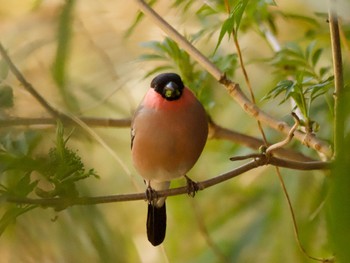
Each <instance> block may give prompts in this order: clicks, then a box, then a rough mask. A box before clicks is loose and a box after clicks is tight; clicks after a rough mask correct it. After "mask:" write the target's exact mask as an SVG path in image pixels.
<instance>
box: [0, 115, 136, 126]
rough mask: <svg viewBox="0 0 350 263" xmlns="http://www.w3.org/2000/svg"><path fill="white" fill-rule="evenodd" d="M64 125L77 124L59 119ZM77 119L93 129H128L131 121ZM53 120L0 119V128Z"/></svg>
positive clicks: (39, 123) (44, 122) (53, 121)
mask: <svg viewBox="0 0 350 263" xmlns="http://www.w3.org/2000/svg"><path fill="white" fill-rule="evenodd" d="M60 119H61V121H62V122H63V123H64V124H65V125H77V123H76V122H75V121H74V120H72V119H70V118H60ZM79 119H80V120H81V121H82V122H84V123H86V124H87V125H89V126H93V127H119V128H128V127H130V124H131V120H130V119H129V118H126V119H107V118H97V117H79ZM55 124H56V119H55V118H47V117H43V118H20V117H18V118H10V119H0V128H2V127H9V126H21V125H24V126H28V125H55Z"/></svg>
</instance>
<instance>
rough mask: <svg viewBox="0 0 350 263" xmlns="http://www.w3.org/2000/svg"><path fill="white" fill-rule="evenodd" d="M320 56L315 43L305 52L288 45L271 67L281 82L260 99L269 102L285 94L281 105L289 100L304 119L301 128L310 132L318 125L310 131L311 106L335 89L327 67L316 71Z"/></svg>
mask: <svg viewBox="0 0 350 263" xmlns="http://www.w3.org/2000/svg"><path fill="white" fill-rule="evenodd" d="M322 52H323V49H322V48H316V42H315V41H313V42H311V43H310V44H309V45H308V46H307V47H306V49H305V50H303V49H302V48H301V47H300V46H299V45H297V44H296V43H290V44H288V45H287V46H286V47H285V48H284V49H282V50H281V51H279V52H277V53H276V55H275V56H274V57H273V58H272V59H271V62H270V63H271V65H272V66H273V67H274V68H275V69H276V70H275V74H276V75H277V76H278V78H282V80H280V81H279V82H278V83H277V85H276V86H275V87H274V88H273V89H271V90H270V91H269V92H268V93H267V95H266V96H265V97H264V98H263V99H265V100H269V99H274V98H276V97H277V96H278V95H280V94H284V97H283V99H282V100H281V102H280V104H282V103H285V102H286V101H287V100H289V99H290V98H292V99H293V100H294V102H295V104H296V106H295V108H298V109H299V110H300V112H301V113H302V115H303V117H304V123H302V124H303V125H304V126H305V127H306V128H307V130H309V131H316V130H317V128H316V127H317V124H316V127H313V125H314V124H315V122H314V121H313V120H312V118H311V116H310V112H311V108H312V105H313V102H314V101H315V99H316V98H318V97H319V96H321V95H324V96H329V95H327V93H328V91H329V90H330V88H332V87H333V85H334V81H333V79H334V78H333V76H329V70H330V67H329V66H325V67H320V68H318V67H317V64H318V62H319V60H320V57H321V55H322ZM283 78H288V79H283ZM325 100H327V98H325ZM330 110H332V109H331V108H330ZM315 128H316V129H315Z"/></svg>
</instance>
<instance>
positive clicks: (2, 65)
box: [0, 59, 9, 82]
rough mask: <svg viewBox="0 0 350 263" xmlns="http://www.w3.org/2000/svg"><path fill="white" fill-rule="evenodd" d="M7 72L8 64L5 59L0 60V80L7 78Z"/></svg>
mask: <svg viewBox="0 0 350 263" xmlns="http://www.w3.org/2000/svg"><path fill="white" fill-rule="evenodd" d="M8 73H9V66H8V64H7V63H6V61H5V60H3V59H1V60H0V82H1V81H2V80H4V79H6V78H7V76H8Z"/></svg>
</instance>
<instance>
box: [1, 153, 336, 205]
mask: <svg viewBox="0 0 350 263" xmlns="http://www.w3.org/2000/svg"><path fill="white" fill-rule="evenodd" d="M269 163H273V164H274V165H277V166H281V167H288V166H289V167H288V168H293V169H301V170H319V169H329V168H330V165H331V164H330V163H329V162H312V163H310V164H308V163H301V162H294V161H292V162H291V161H288V160H283V161H282V162H280V160H279V159H278V158H275V157H270V158H265V157H264V156H262V157H261V158H255V159H254V160H252V161H250V162H248V163H246V164H244V165H242V166H239V167H237V168H236V169H234V170H232V171H229V172H227V173H224V174H221V175H218V176H216V177H213V178H210V179H208V180H205V181H201V182H197V185H198V189H199V190H204V189H206V188H209V187H212V186H214V185H217V184H220V183H222V182H225V181H227V180H229V179H232V178H234V177H236V176H238V175H241V174H243V173H245V172H247V171H250V170H252V169H255V168H257V167H260V166H264V165H267V164H269ZM187 193H188V187H186V186H184V187H178V188H171V189H168V190H164V191H157V196H158V197H166V196H175V195H181V194H187ZM146 199H147V197H146V194H145V193H133V194H119V195H109V196H97V197H76V198H42V199H33V198H24V197H17V196H2V200H3V201H7V202H11V203H18V204H35V205H41V206H53V207H55V206H57V207H62V206H73V205H94V204H104V203H114V202H125V201H136V200H146Z"/></svg>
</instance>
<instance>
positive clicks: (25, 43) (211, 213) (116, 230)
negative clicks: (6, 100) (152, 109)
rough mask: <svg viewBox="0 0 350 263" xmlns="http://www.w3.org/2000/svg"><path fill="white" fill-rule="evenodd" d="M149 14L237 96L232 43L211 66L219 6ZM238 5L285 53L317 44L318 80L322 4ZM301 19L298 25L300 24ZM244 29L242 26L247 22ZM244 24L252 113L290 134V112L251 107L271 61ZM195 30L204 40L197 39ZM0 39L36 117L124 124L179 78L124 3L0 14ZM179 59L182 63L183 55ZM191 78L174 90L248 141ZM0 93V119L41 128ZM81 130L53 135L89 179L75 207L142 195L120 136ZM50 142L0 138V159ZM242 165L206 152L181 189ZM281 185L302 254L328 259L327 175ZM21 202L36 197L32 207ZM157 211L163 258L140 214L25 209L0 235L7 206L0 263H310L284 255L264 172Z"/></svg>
mask: <svg viewBox="0 0 350 263" xmlns="http://www.w3.org/2000/svg"><path fill="white" fill-rule="evenodd" d="M153 2H154V1H153ZM156 2H157V3H155V5H154V7H155V9H156V10H157V11H159V13H160V14H161V15H162V16H163V17H164V18H165V19H166V20H167V21H169V22H170V23H171V24H172V25H173V26H174V27H175V28H176V29H177V30H178V31H179V32H180V33H182V34H184V35H186V36H189V37H190V38H191V40H192V41H193V43H194V44H195V46H196V47H198V48H199V49H200V50H201V51H202V52H203V53H204V54H206V55H207V56H208V57H210V59H212V60H213V61H217V64H218V65H219V66H220V68H221V69H223V70H225V71H226V72H228V75H229V76H230V77H231V78H233V79H234V80H235V81H236V82H238V83H240V84H241V86H242V89H243V90H244V92H245V93H246V94H248V90H247V86H246V84H245V81H244V76H243V74H242V73H241V67H240V66H239V63H238V62H237V56H236V49H235V46H234V44H233V41H232V39H228V38H227V37H224V38H223V40H222V43H221V44H220V47H219V48H218V49H217V51H216V53H215V55H213V53H214V50H215V47H216V45H217V42H218V37H219V35H220V25H222V23H223V21H224V20H225V19H226V18H227V16H226V15H225V13H224V12H222V13H220V12H217V13H215V14H214V15H209V11H208V10H211V9H212V10H219V9H220V8H223V7H222V6H223V3H221V1H156ZM190 2H191V3H190ZM233 2H234V1H233ZM251 2H252V5H255V6H257V8H256V10H258V11H259V10H260V9H258V8H261V10H260V11H261V12H262V13H261V14H266V17H267V14H272V13H273V14H275V17H274V24H275V26H276V27H277V28H276V30H275V32H274V33H275V36H276V40H277V41H278V43H280V45H281V46H282V47H283V46H284V45H285V44H286V43H290V42H294V43H298V45H300V46H301V47H302V48H303V49H305V47H307V46H308V44H310V42H312V41H313V40H317V46H318V47H320V48H323V49H324V52H323V54H322V56H321V58H320V63H321V64H322V65H324V66H331V58H330V48H329V36H328V34H329V33H328V24H327V23H326V21H325V20H326V19H325V17H324V16H322V14H324V13H325V12H327V6H326V4H322V3H323V2H326V1H311V0H310V1H295V0H293V1H276V2H274V1H262V0H259V1H258V0H256V1H251ZM321 2H322V3H321ZM273 3H274V4H277V5H274V4H273ZM259 5H260V7H259ZM341 5H342V8H341V11H342V12H343V13H344V14H348V11H349V9H348V7H349V6H348V5H347V4H346V3H341ZM199 10H201V12H204V13H201V12H200V11H199ZM252 10H253V9H252ZM205 12H208V13H205ZM264 12H265V13H264ZM278 13H284V14H294V15H295V16H297V15H298V16H300V17H299V18H298V17H292V16H291V15H290V16H283V15H280V16H278V15H276V14H278ZM317 14H319V15H317ZM199 15H202V16H199ZM248 15H249V14H247V16H248ZM304 16H305V17H311V18H310V19H309V20H308V19H303V18H304ZM252 17H253V16H251V17H250V20H254V19H253V18H252ZM138 18H139V19H138ZM250 20H249V18H247V20H246V21H245V20H244V19H243V22H242V31H241V32H240V35H239V36H238V39H239V42H240V45H241V50H242V53H243V58H244V60H245V63H246V67H247V71H248V74H249V77H250V81H251V84H252V87H253V89H254V92H255V95H256V97H257V103H258V105H259V107H261V108H262V109H263V110H265V111H266V112H269V113H270V114H271V115H272V116H274V117H275V118H277V119H280V120H284V121H287V122H289V123H292V118H291V116H290V112H291V106H290V104H289V103H284V104H281V105H280V104H279V102H280V101H281V100H279V99H277V100H271V101H265V100H262V98H263V96H265V95H266V94H267V93H268V92H269V91H270V90H271V89H272V88H273V87H274V85H276V83H277V82H276V79H277V77H276V70H278V69H277V68H276V67H275V65H274V64H273V63H271V61H272V60H271V58H272V57H273V56H274V54H275V52H276V50H274V49H273V48H271V43H269V42H268V41H266V39H265V38H264V37H263V36H262V35H261V32H259V30H258V27H257V24H255V25H254V26H250V25H251V24H250V23H248V22H249V21H250ZM344 21H345V22H344V24H346V22H349V21H346V19H345V20H344ZM205 26H206V27H205ZM211 26H212V27H211ZM215 26H216V27H215ZM203 28H204V29H205V30H207V32H204V33H203V32H201V30H202V29H203ZM210 30H212V31H210ZM347 32H348V31H345V33H347ZM0 36H1V37H0V41H1V43H2V44H3V45H4V47H5V48H6V50H7V52H8V54H9V55H10V57H11V58H12V59H13V62H14V63H15V65H16V66H17V67H18V68H19V69H20V70H21V72H22V73H23V75H24V76H25V78H26V79H27V80H28V82H30V83H31V84H32V85H33V87H35V89H36V90H37V91H38V92H39V93H40V94H41V95H42V96H43V97H44V98H45V100H46V101H47V102H48V103H49V104H51V105H53V106H54V107H55V108H57V109H59V110H60V111H62V112H68V113H70V114H73V115H75V116H87V117H96V118H101V119H108V118H111V119H124V118H131V116H132V114H133V112H134V110H135V108H136V107H137V105H138V103H139V102H140V100H141V99H142V97H143V95H144V94H145V92H146V91H147V89H148V88H149V83H150V81H151V79H152V78H153V77H154V76H155V75H156V74H157V73H158V72H157V70H158V71H159V72H160V71H162V70H163V69H164V71H170V70H171V71H175V72H178V73H182V72H181V70H184V68H183V67H182V68H181V63H180V64H179V63H178V64H176V63H174V62H173V61H172V59H174V57H171V56H169V53H167V52H163V51H164V50H163V51H159V50H160V48H159V46H157V44H156V43H162V44H166V43H165V42H164V41H165V37H166V35H165V34H164V33H163V32H162V31H161V30H160V29H158V28H157V26H156V25H154V24H152V23H151V21H150V20H149V19H148V18H147V17H142V16H140V15H139V13H138V8H137V5H136V4H135V3H134V2H133V1H128V2H127V1H93V0H84V1H73V0H67V1H60V0H46V1H39V0H35V1H34V0H33V1H29V0H27V1H22V0H12V1H6V0H1V1H0ZM196 36H197V38H196ZM155 41H159V42H155ZM163 47H164V46H163ZM157 48H158V49H157ZM175 49H176V48H175ZM171 50H174V47H173V49H171ZM170 53H171V52H170ZM150 54H153V55H154V54H156V55H159V56H160V57H161V58H159V57H158V59H155V58H156V56H153V57H152V56H150ZM180 55H181V54H180ZM180 55H179V56H180ZM162 56H163V57H162ZM180 57H181V58H182V59H184V55H183V54H182V55H181V56H180ZM216 59H217V60H216ZM2 63H3V62H2ZM191 63H193V62H191ZM191 63H189V64H191ZM2 65H3V64H2ZM164 65H166V66H164ZM179 65H180V66H179ZM193 68H194V69H192V73H193V74H192V75H189V76H187V77H185V82H186V84H187V85H189V86H191V87H192V88H193V90H194V92H195V93H196V94H197V96H198V97H199V98H200V99H201V101H202V102H203V104H204V105H205V108H206V109H207V111H208V113H209V114H210V116H211V117H212V119H213V120H214V121H215V123H217V124H219V125H221V126H223V127H225V128H228V129H231V130H234V131H237V132H240V133H244V134H246V135H250V136H254V137H258V138H261V135H260V133H259V130H258V128H257V123H256V120H254V119H253V118H250V117H248V116H247V114H246V113H245V112H244V111H243V110H242V109H241V108H240V107H239V106H238V105H237V104H236V103H235V102H234V101H233V100H232V99H231V98H230V97H229V96H228V94H227V92H226V91H225V89H224V88H222V87H221V86H220V85H219V84H218V83H216V81H215V80H214V79H212V78H211V77H210V76H208V74H205V73H203V69H201V68H200V67H199V66H198V65H195V66H193ZM196 74H197V75H196ZM194 76H200V77H199V78H196V77H194ZM201 81H203V83H202V82H201ZM1 85H8V86H10V87H11V88H12V91H13V105H11V106H9V107H3V108H2V109H1V112H0V113H1V119H7V118H10V117H23V118H34V117H35V118H44V117H50V115H49V113H48V112H47V111H46V110H45V109H44V108H43V107H42V106H41V105H40V104H39V103H38V102H37V101H36V100H35V99H34V98H33V96H32V95H31V94H29V93H28V92H27V91H26V90H25V89H24V88H23V87H22V85H21V84H20V83H19V82H18V80H16V78H15V77H14V76H13V75H12V74H11V73H8V75H6V77H5V78H3V80H2V82H1ZM314 105H315V107H314V108H313V109H314V111H313V115H312V117H313V119H314V120H315V121H316V122H317V123H318V124H319V126H320V127H321V128H320V131H319V134H318V135H319V136H320V137H321V138H323V139H325V140H328V141H330V140H331V131H332V129H331V127H330V126H329V123H330V122H331V117H330V116H331V113H330V112H329V110H328V107H327V103H326V101H325V100H319V101H316V102H315V104H314ZM327 125H328V126H327ZM91 129H92V133H93V135H91V132H90V133H89V132H88V131H87V130H86V128H82V127H78V126H65V132H66V135H65V138H67V137H68V136H69V135H70V138H69V140H68V142H67V147H69V148H70V149H72V150H73V151H75V152H76V153H77V154H78V155H79V156H80V157H81V159H82V162H83V163H84V164H85V167H86V169H92V168H93V169H94V171H95V173H96V174H97V175H98V176H99V178H95V177H93V176H92V177H89V178H87V179H85V180H81V181H79V182H77V189H78V191H79V193H80V195H81V196H102V195H112V194H126V193H134V192H142V191H144V190H145V187H144V184H143V181H142V179H141V177H139V176H138V175H137V173H136V171H135V170H134V168H133V166H132V163H131V155H130V130H129V127H122V128H116V127H96V126H94V127H91ZM264 130H265V132H266V136H267V138H268V140H269V142H271V143H274V142H277V141H279V140H281V139H283V136H282V135H281V134H278V133H277V132H276V131H273V130H271V129H269V128H267V127H264ZM55 131H56V127H55V126H54V125H26V126H25V125H21V126H10V127H1V128H0V132H1V136H2V137H3V139H2V148H3V149H2V150H4V148H6V147H8V148H6V149H7V150H8V149H9V148H11V147H12V149H13V150H14V151H20V152H21V154H29V155H31V156H42V155H45V154H47V152H48V151H49V149H50V148H52V147H54V145H55V141H56V134H55ZM98 138H100V139H101V140H102V141H103V142H104V143H102V144H101V143H100V141H99V139H98ZM5 142H6V143H5ZM9 145H10V146H9ZM5 146H6V147H5ZM289 148H292V149H294V150H295V151H299V152H302V153H303V154H305V155H307V156H309V157H312V158H315V159H319V156H318V155H317V154H316V153H315V151H313V150H312V149H307V148H306V147H303V146H302V145H301V144H300V143H299V142H296V141H295V142H293V143H291V145H290V147H289ZM4 151H5V150H4ZM254 151H256V150H253V149H249V148H247V147H246V146H244V145H240V144H237V143H234V142H232V141H227V140H222V139H209V140H208V142H207V145H206V147H205V150H204V152H203V154H202V156H201V158H200V159H199V161H198V163H197V164H196V166H195V167H194V168H193V169H192V170H191V171H190V172H189V174H188V175H189V177H191V178H192V179H193V180H195V181H200V180H205V179H209V178H211V177H214V176H216V175H219V174H220V173H224V172H226V171H229V170H231V169H234V168H235V167H238V166H239V165H241V164H243V163H244V162H230V161H229V158H230V157H231V156H238V155H244V154H247V153H251V152H254ZM281 172H282V175H283V177H284V179H285V183H286V186H287V189H288V193H289V194H290V198H291V202H292V204H293V207H294V210H295V214H296V220H297V222H298V226H299V234H300V240H301V243H302V244H303V246H304V247H305V249H306V250H307V251H308V252H309V253H310V254H311V255H313V256H317V257H329V256H330V255H332V250H331V248H330V246H329V241H328V236H327V231H326V218H325V211H324V210H325V209H324V202H325V198H326V188H327V187H326V176H327V173H326V172H322V171H306V172H300V171H295V170H288V169H281ZM6 176H9V174H7V173H6V172H4V173H3V174H2V178H1V182H2V184H4V185H5V183H6V182H7V180H8V179H4V178H5V177H6ZM32 176H35V175H32ZM32 179H33V178H32ZM184 184H185V180H182V179H179V180H176V181H174V182H173V183H172V186H180V185H184ZM30 197H37V196H35V195H34V194H33V193H32V194H31V195H30ZM167 202H168V204H167V210H168V228H167V236H166V240H165V242H164V244H163V245H162V246H160V247H156V248H155V247H152V246H151V245H150V244H149V243H148V241H147V237H146V232H145V221H146V212H147V211H146V210H147V205H146V202H144V201H134V202H121V203H110V204H100V205H90V206H73V207H69V208H67V209H64V210H62V211H55V210H54V209H52V208H41V207H38V208H35V209H33V210H31V211H29V212H27V213H24V214H23V215H21V216H19V217H17V218H16V219H15V220H9V221H6V220H5V219H6V218H5V219H4V216H6V207H7V206H4V204H3V203H2V204H1V205H2V206H3V207H2V208H0V211H1V213H2V217H3V218H2V224H1V227H3V228H4V226H6V228H4V229H2V230H3V232H2V235H1V237H0V254H1V261H2V262H144V263H148V262H285V263H288V262H312V260H310V259H308V258H307V257H306V256H305V255H304V254H303V253H302V252H301V251H300V249H299V247H298V245H297V241H296V239H295V236H294V231H293V224H292V218H291V214H290V211H289V208H288V205H287V202H286V199H285V197H284V194H283V191H282V188H281V186H280V183H279V180H278V177H277V175H276V172H275V169H274V168H273V167H269V166H264V167H260V168H258V169H255V170H252V171H250V172H248V173H245V174H242V175H240V176H239V177H236V178H234V179H232V180H229V181H227V182H225V183H221V184H219V185H216V186H214V187H211V188H209V189H206V190H205V191H201V192H199V193H198V194H197V195H196V197H195V198H194V199H192V198H189V197H188V196H186V195H182V196H176V197H171V198H168V201H167ZM4 222H5V223H4Z"/></svg>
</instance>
